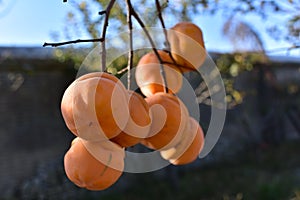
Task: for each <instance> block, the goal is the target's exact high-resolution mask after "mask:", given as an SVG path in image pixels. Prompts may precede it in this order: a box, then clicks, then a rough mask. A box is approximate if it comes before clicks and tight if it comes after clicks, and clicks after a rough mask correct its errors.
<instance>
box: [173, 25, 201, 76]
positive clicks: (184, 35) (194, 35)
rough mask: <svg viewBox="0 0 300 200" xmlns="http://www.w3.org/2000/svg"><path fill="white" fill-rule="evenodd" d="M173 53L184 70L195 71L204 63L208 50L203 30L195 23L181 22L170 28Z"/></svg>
mask: <svg viewBox="0 0 300 200" xmlns="http://www.w3.org/2000/svg"><path fill="white" fill-rule="evenodd" d="M168 40H169V42H170V47H171V54H172V56H173V58H174V60H175V61H176V63H177V64H179V65H180V66H183V67H182V68H181V70H182V72H188V71H195V70H197V69H198V68H199V67H201V65H202V64H203V63H204V61H205V59H206V50H205V44H204V40H203V33H202V30H201V29H200V28H199V27H198V26H197V25H196V24H194V23H191V22H179V23H177V24H176V25H174V26H173V27H172V28H171V29H169V30H168Z"/></svg>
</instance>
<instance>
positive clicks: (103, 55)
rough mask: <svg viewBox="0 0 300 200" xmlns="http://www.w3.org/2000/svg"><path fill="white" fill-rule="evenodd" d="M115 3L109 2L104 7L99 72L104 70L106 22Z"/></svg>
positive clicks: (111, 0) (112, 0) (113, 1)
mask: <svg viewBox="0 0 300 200" xmlns="http://www.w3.org/2000/svg"><path fill="white" fill-rule="evenodd" d="M114 3H115V0H110V1H109V4H108V6H107V7H106V10H105V19H104V24H103V27H102V36H101V38H102V39H103V41H102V42H101V47H102V53H101V55H102V59H101V61H102V64H101V71H104V69H105V68H106V46H105V37H106V31H107V27H108V20H109V15H110V11H111V9H112V7H113V5H114ZM102 13H103V11H101V12H99V14H100V15H101V14H102Z"/></svg>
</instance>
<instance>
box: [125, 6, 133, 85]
mask: <svg viewBox="0 0 300 200" xmlns="http://www.w3.org/2000/svg"><path fill="white" fill-rule="evenodd" d="M126 3H127V23H128V31H129V51H128V65H127V70H128V72H127V73H128V74H127V89H128V90H130V83H131V80H130V78H131V68H132V65H133V41H132V18H131V15H132V7H131V6H130V0H127V1H126Z"/></svg>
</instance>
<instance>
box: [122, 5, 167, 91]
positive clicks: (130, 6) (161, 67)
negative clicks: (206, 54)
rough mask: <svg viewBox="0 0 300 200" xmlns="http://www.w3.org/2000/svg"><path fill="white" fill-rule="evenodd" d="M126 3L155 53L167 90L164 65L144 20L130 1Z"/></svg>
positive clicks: (165, 89)
mask: <svg viewBox="0 0 300 200" xmlns="http://www.w3.org/2000/svg"><path fill="white" fill-rule="evenodd" d="M127 4H128V6H129V8H130V9H131V15H132V16H133V17H134V18H135V19H136V21H137V22H138V24H139V25H140V26H141V27H142V29H143V31H144V33H145V34H146V36H147V38H148V40H149V42H150V44H151V47H152V50H153V52H154V54H155V55H156V57H157V59H158V60H159V63H160V73H161V75H162V78H163V85H164V86H165V87H164V92H168V85H167V81H166V80H167V79H166V73H165V70H164V67H163V60H162V58H161V57H160V55H159V54H158V51H157V49H156V47H155V44H154V41H153V39H152V37H151V35H150V34H149V31H148V30H147V29H146V26H145V24H144V22H143V21H142V19H141V18H140V17H139V15H138V14H137V13H136V12H135V10H134V9H133V7H132V4H131V1H130V0H128V1H127Z"/></svg>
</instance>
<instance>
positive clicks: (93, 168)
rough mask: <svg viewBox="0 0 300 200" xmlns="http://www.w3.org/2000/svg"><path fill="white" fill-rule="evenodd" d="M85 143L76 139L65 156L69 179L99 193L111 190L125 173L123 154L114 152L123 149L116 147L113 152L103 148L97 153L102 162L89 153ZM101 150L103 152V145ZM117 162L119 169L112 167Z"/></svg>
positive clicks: (79, 185)
mask: <svg viewBox="0 0 300 200" xmlns="http://www.w3.org/2000/svg"><path fill="white" fill-rule="evenodd" d="M83 141H84V140H82V139H81V138H79V137H77V138H75V139H74V140H73V141H72V144H71V147H70V149H69V150H68V151H67V152H66V154H65V156H64V169H65V173H66V175H67V177H68V178H69V180H70V181H72V182H73V183H74V184H75V185H77V186H78V187H81V188H86V189H88V190H94V191H97V190H104V189H107V188H109V187H110V186H112V185H113V184H114V183H115V182H117V180H118V179H119V178H120V176H121V175H122V173H123V171H122V169H123V168H124V157H123V154H119V152H117V151H113V149H114V148H120V150H118V151H122V149H121V147H118V146H114V147H112V149H111V150H107V149H104V148H102V150H103V151H100V152H97V153H98V154H102V157H103V158H102V159H103V162H102V161H101V162H100V161H99V160H98V159H96V158H95V157H94V156H93V155H92V154H91V153H90V152H89V151H88V149H87V148H86V146H85V144H84V142H83ZM85 142H86V141H85ZM106 142H107V141H106ZM110 145H116V144H113V143H111V144H110ZM106 146H107V144H106ZM99 148H100V150H101V144H100V145H99ZM123 151H124V150H123ZM104 158H105V160H104ZM115 161H116V162H117V163H119V164H118V165H119V166H118V169H116V168H114V167H111V166H110V165H111V163H116V162H115Z"/></svg>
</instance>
